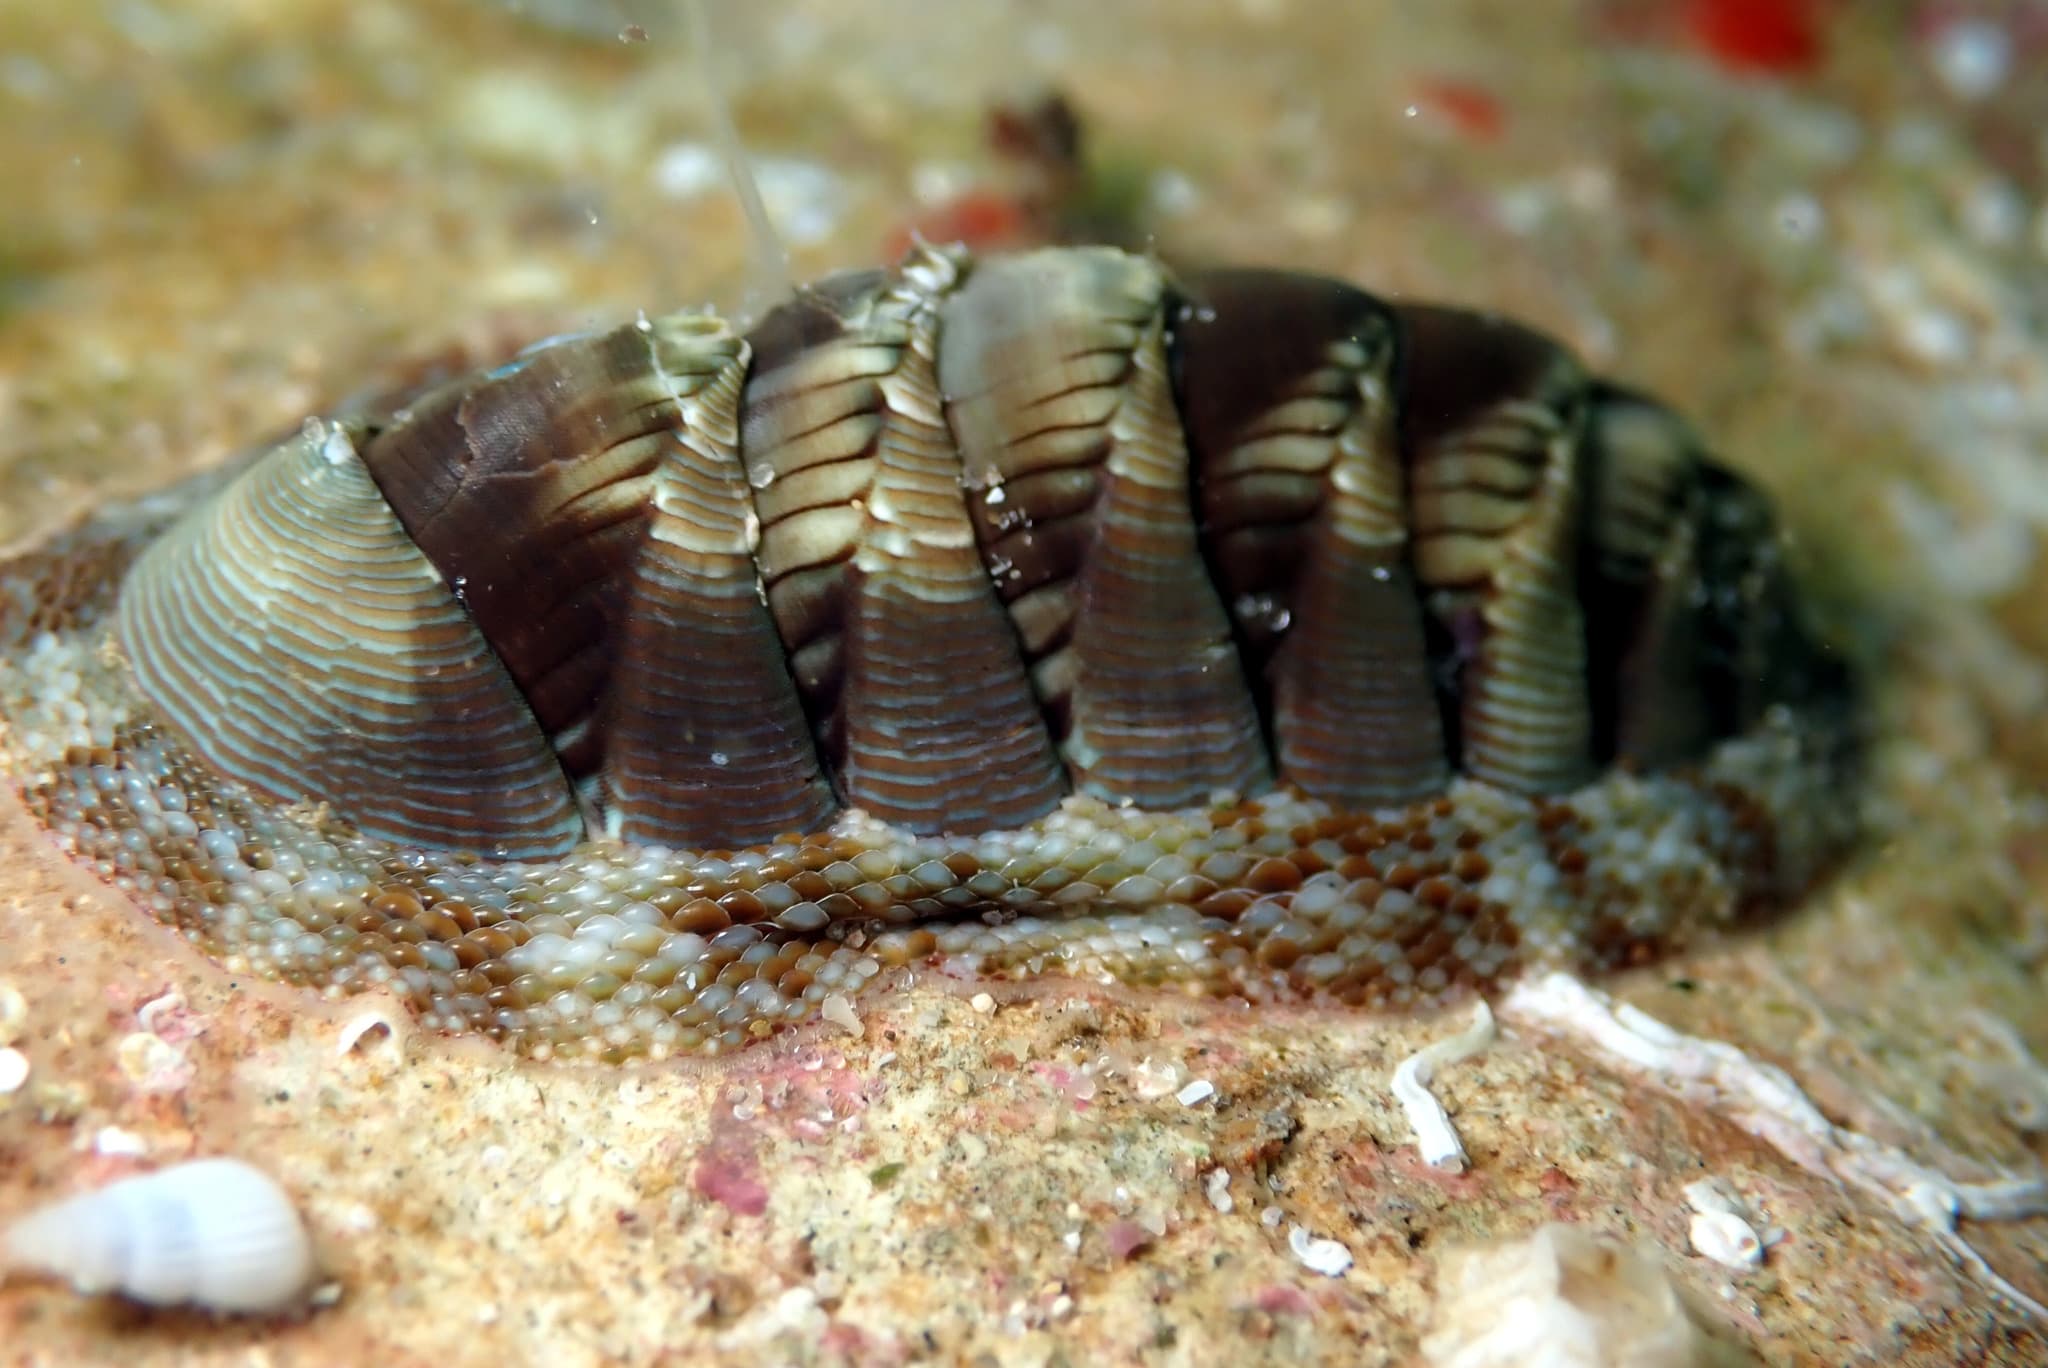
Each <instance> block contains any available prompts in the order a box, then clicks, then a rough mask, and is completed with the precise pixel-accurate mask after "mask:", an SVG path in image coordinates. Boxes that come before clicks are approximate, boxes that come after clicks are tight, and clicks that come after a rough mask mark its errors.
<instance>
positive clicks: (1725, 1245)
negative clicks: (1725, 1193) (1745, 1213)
mask: <svg viewBox="0 0 2048 1368" xmlns="http://www.w3.org/2000/svg"><path fill="white" fill-rule="evenodd" d="M1688 1233H1689V1234H1690V1236H1691V1238H1692V1247H1693V1249H1694V1250H1695V1251H1696V1252H1698V1253H1700V1254H1703V1255H1705V1256H1706V1257H1707V1258H1709V1259H1712V1260H1713V1261H1714V1262H1715V1263H1718V1264H1725V1265H1727V1266H1728V1267H1729V1268H1755V1267H1756V1266H1757V1265H1758V1264H1760V1263H1762V1262H1763V1261H1764V1242H1763V1239H1762V1238H1761V1237H1760V1236H1759V1235H1758V1234H1757V1233H1756V1231H1755V1230H1754V1229H1753V1228H1751V1226H1750V1224H1749V1222H1747V1221H1745V1220H1743V1219H1742V1218H1741V1217H1740V1216H1737V1215H1735V1214H1734V1213H1733V1212H1729V1211H1700V1212H1695V1213H1693V1218H1692V1228H1691V1230H1690V1231H1689V1232H1688Z"/></svg>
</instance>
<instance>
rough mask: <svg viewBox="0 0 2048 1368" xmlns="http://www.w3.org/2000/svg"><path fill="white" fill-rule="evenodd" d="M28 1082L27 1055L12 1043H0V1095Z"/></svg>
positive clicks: (16, 1089) (17, 1088)
mask: <svg viewBox="0 0 2048 1368" xmlns="http://www.w3.org/2000/svg"><path fill="white" fill-rule="evenodd" d="M26 1082H28V1056H27V1055H25V1054H23V1053H22V1052H21V1051H19V1050H17V1049H15V1048H14V1047H13V1046H12V1045H0V1097H5V1096H6V1095H7V1094H8V1093H11V1092H15V1091H18V1090H19V1089H20V1087H21V1085H22V1084H24V1083H26Z"/></svg>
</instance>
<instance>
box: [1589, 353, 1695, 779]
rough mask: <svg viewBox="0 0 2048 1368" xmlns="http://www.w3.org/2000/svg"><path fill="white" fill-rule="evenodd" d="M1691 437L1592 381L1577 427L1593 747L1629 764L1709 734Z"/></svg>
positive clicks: (1665, 415) (1634, 399)
mask: <svg viewBox="0 0 2048 1368" xmlns="http://www.w3.org/2000/svg"><path fill="white" fill-rule="evenodd" d="M1700 463H1701V456H1700V451H1699V444H1698V442H1697V440H1696V439H1695V438H1694V437H1693V435H1692V433H1691V431H1690V430H1689V429H1688V428H1687V427H1686V425H1685V424H1684V423H1683V422H1681V421H1680V420H1679V419H1678V417H1677V416H1676V415H1674V414H1672V413H1671V412H1670V411H1669V410H1667V409H1665V408H1664V407H1663V406H1662V405H1660V404H1657V403H1655V402H1654V401H1652V400H1649V399H1646V398H1643V397H1642V396H1640V395H1635V394H1630V393H1627V392H1625V391H1622V390H1618V389H1614V388H1612V387H1608V386H1602V387H1600V388H1599V389H1598V390H1596V391H1595V393H1594V397H1593V403H1592V408H1591V410H1590V412H1589V414H1588V417H1587V429H1586V492H1587V508H1586V537H1585V543H1586V544H1585V554H1584V555H1583V557H1582V559H1581V576H1582V579H1581V586H1580V597H1581V599H1582V600H1583V602H1584V604H1585V610H1586V643H1587V676H1588V679H1589V680H1590V682H1591V699H1592V704H1593V719H1594V754H1595V756H1596V757H1597V758H1599V759H1602V760H1612V761H1617V762H1619V763H1622V764H1626V765H1630V766H1633V767H1635V768H1638V769H1651V768H1655V767H1658V766H1662V765H1668V764H1673V763H1676V762H1679V761H1683V760H1687V759H1691V758H1692V757H1694V756H1696V755H1699V754H1700V753H1702V752H1703V751H1704V750H1705V748H1706V746H1707V745H1708V744H1709V743H1710V742H1711V741H1712V740H1713V739H1714V727H1713V704H1712V700H1711V698H1710V696H1709V689H1710V686H1711V685H1712V684H1713V683H1714V681H1713V678H1712V672H1711V671H1710V670H1709V669H1708V668H1707V662H1706V660H1705V659H1704V658H1703V656H1702V655H1701V650H1700V647H1701V645H1702V639H1701V632H1700V620H1699V603H1700V600H1699V596H1698V592H1697V591H1698V589H1699V588H1700V565H1699V555H1698V553H1699V530H1700V521H1701V519H1702V518H1703V517H1704V516H1705V515H1706V500H1705V496H1704V494H1703V492H1702V489H1701V485H1700Z"/></svg>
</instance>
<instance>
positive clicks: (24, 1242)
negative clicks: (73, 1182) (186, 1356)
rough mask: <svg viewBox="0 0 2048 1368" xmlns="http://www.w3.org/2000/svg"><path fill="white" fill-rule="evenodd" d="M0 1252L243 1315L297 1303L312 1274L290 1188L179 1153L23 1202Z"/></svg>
mask: <svg viewBox="0 0 2048 1368" xmlns="http://www.w3.org/2000/svg"><path fill="white" fill-rule="evenodd" d="M0 1254H4V1257H5V1260H6V1262H7V1263H8V1264H9V1265H11V1266H15V1267H20V1268H30V1269H38V1270H41V1271H42V1272H45V1273H50V1274H54V1275H56V1276H58V1277H63V1278H68V1279H70V1281H71V1283H72V1285H73V1286H75V1287H76V1288H77V1289H78V1290H79V1291H80V1292H84V1293H101V1292H115V1293H119V1294H121V1295H122V1296H125V1297H129V1298H132V1299H134V1300H135V1301H139V1302H144V1303H147V1304H149V1305H152V1306H174V1305H179V1304H181V1303H183V1304H190V1305H193V1306H198V1307H201V1308H204V1309H207V1310H212V1311H224V1312H232V1313H237V1314H244V1315H265V1314H273V1313H276V1312H281V1311H287V1310H291V1309H294V1308H296V1307H299V1306H302V1305H304V1304H305V1301H306V1296H307V1293H308V1292H309V1291H310V1290H311V1288H312V1285H313V1279H314V1274H315V1269H314V1264H313V1249H312V1243H311V1241H310V1240H309V1239H308V1237H307V1235H306V1228H305V1225H304V1223H303V1222H302V1221H301V1220H300V1219H299V1213H298V1209H297V1208H296V1207H294V1206H293V1205H292V1201H291V1198H289V1197H288V1196H286V1195H285V1193H284V1190H283V1189H282V1188H280V1187H278V1185H277V1184H276V1183H275V1182H274V1181H272V1180H271V1178H270V1176H269V1175H268V1174H266V1173H264V1172H263V1171H262V1170H260V1169H257V1168H255V1167H253V1166H252V1165H249V1164H246V1163H243V1162H242V1161H241V1160H239V1159H197V1160H193V1161H192V1162H190V1163H184V1164H175V1165H173V1166H171V1167H170V1168H166V1169H159V1170H158V1171H156V1172H155V1173H148V1174H143V1175H140V1176H138V1177H134V1178H125V1179H123V1180H121V1181H120V1182H118V1183H113V1184H110V1185H109V1186H107V1187H104V1188H100V1189H99V1190H98V1191H95V1192H87V1193H81V1194H80V1195H78V1196H76V1197H71V1198H68V1199H66V1200H64V1201H61V1202H57V1203H54V1204H52V1205H50V1206H46V1207H43V1208H41V1209H40V1210H37V1211H33V1212H30V1213H29V1214H28V1215H26V1216H24V1217H22V1218H21V1219H20V1220H18V1221H16V1222H14V1223H13V1224H12V1225H10V1226H8V1227H7V1230H6V1233H5V1236H4V1238H0Z"/></svg>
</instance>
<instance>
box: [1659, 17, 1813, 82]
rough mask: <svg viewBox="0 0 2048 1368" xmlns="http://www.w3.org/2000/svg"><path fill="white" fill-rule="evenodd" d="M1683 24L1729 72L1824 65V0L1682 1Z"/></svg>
mask: <svg viewBox="0 0 2048 1368" xmlns="http://www.w3.org/2000/svg"><path fill="white" fill-rule="evenodd" d="M1684 9H1685V26H1686V29H1687V31H1688V32H1690V33H1691V35H1692V37H1693V40H1694V41H1695V42H1697V43H1698V44H1699V45H1700V46H1701V47H1702V48H1704V49H1705V50H1706V52H1707V54H1708V55H1709V56H1711V57H1712V58H1713V59H1714V60H1715V61H1716V62H1718V63H1720V64H1721V65H1722V66H1723V67H1726V68H1727V69H1728V70H1730V71H1740V72H1757V73H1766V74H1770V75H1794V74H1798V73H1801V72H1807V71H1811V70H1813V69H1814V68H1815V67H1816V66H1819V65H1820V60H1821V56H1822V52H1823V49H1824V47H1825V43H1824V41H1823V36H1822V33H1821V27H1822V25H1821V20H1822V18H1823V15H1822V12H1821V11H1822V3H1821V0H1684Z"/></svg>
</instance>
